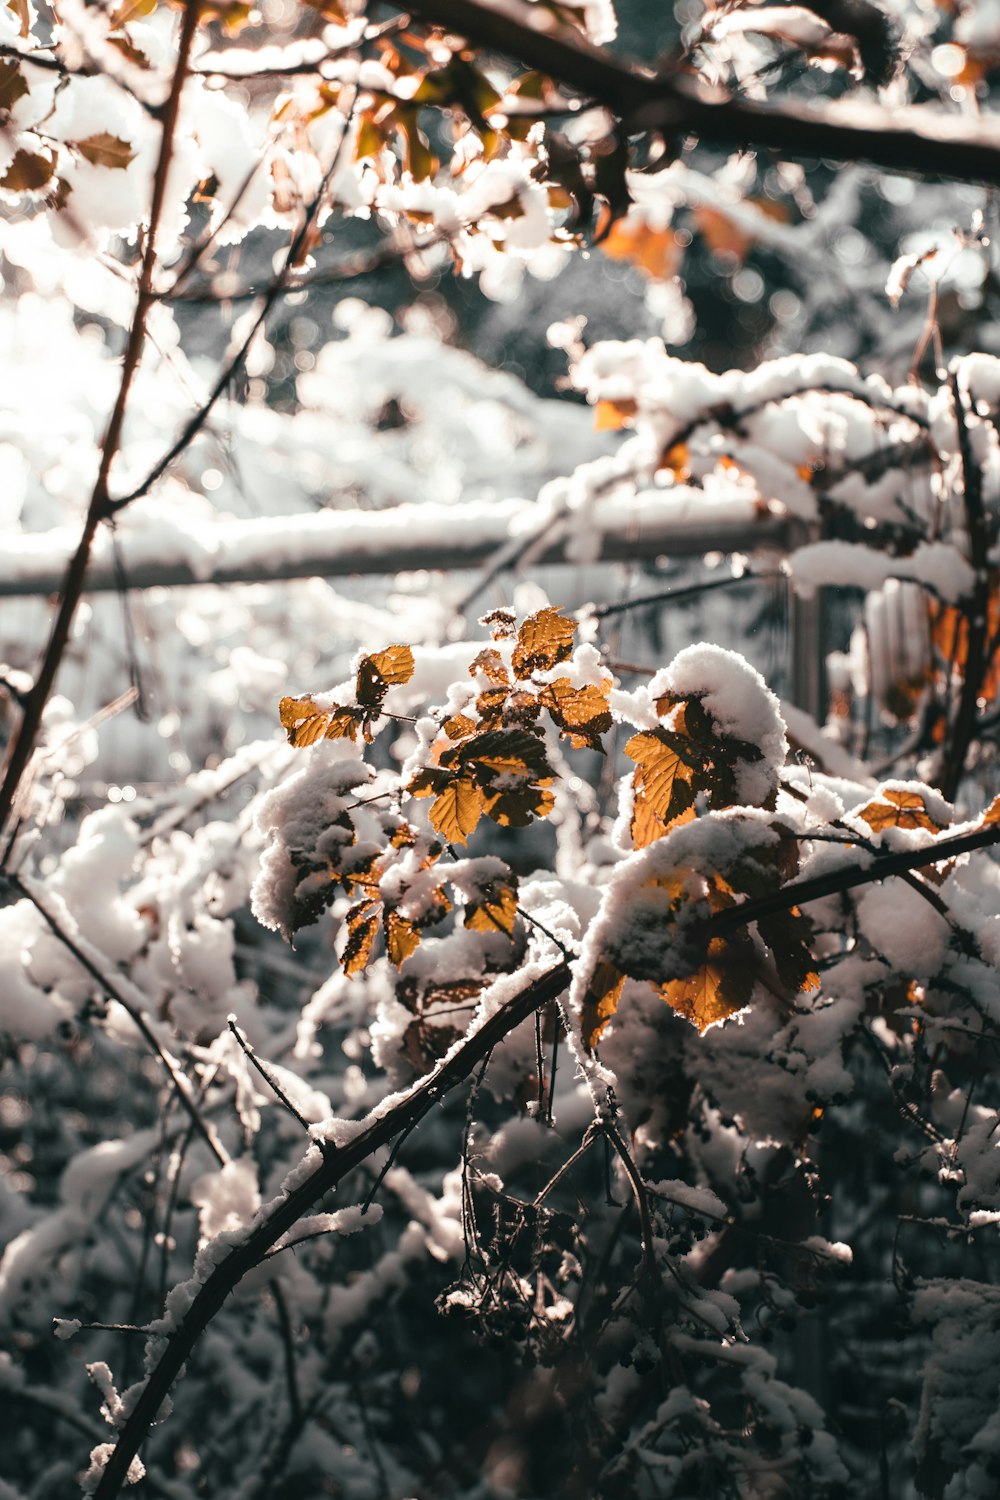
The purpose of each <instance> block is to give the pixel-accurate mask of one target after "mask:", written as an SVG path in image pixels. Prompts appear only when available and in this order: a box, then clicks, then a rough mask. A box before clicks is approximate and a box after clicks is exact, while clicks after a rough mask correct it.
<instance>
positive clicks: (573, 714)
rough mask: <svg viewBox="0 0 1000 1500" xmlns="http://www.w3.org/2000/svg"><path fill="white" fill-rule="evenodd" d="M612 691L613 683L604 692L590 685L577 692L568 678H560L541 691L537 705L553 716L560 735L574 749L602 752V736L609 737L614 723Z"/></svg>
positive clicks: (607, 685) (608, 684) (594, 684)
mask: <svg viewBox="0 0 1000 1500" xmlns="http://www.w3.org/2000/svg"><path fill="white" fill-rule="evenodd" d="M609 690H610V682H609V683H607V684H606V685H605V686H604V687H603V688H601V687H598V686H597V685H596V683H591V682H588V683H587V684H586V685H585V686H584V687H581V688H576V687H574V686H573V684H572V682H571V681H570V679H569V678H568V677H557V678H556V680H555V682H550V683H547V684H546V686H545V687H543V688H542V690H541V692H540V693H539V695H538V701H539V702H540V703H541V704H542V706H543V708H547V709H548V711H549V713H550V714H551V715H552V721H553V723H554V724H555V725H556V727H557V728H558V730H559V733H560V735H561V736H564V737H565V738H567V739H568V740H569V742H570V744H571V745H573V746H574V748H575V749H578V750H579V749H581V748H582V747H583V746H585V745H589V746H590V748H591V749H592V750H601V749H602V748H603V747H602V745H601V735H602V734H607V732H608V730H609V729H610V728H611V725H612V722H613V720H612V718H611V712H610V710H609V708H608V692H609Z"/></svg>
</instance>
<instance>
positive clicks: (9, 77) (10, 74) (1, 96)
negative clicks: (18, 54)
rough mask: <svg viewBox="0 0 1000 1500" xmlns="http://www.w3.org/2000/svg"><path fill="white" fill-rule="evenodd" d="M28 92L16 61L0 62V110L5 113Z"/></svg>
mask: <svg viewBox="0 0 1000 1500" xmlns="http://www.w3.org/2000/svg"><path fill="white" fill-rule="evenodd" d="M27 92H28V85H27V84H26V83H25V81H24V78H23V77H22V75H21V71H20V69H19V68H18V66H17V63H13V62H0V110H2V111H3V112H4V113H7V112H8V111H9V110H12V109H13V108H14V105H15V104H16V103H17V101H18V100H19V99H23V98H24V96H25V94H26V93H27Z"/></svg>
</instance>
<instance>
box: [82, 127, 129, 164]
mask: <svg viewBox="0 0 1000 1500" xmlns="http://www.w3.org/2000/svg"><path fill="white" fill-rule="evenodd" d="M72 144H73V145H74V146H75V147H76V149H77V150H78V151H79V153H80V155H81V156H83V157H85V158H86V160H87V161H89V162H90V163H91V165H92V166H95V167H113V168H117V169H119V170H124V168H125V167H127V166H128V164H129V162H132V161H135V152H134V151H133V150H132V147H131V145H130V144H129V142H128V141H123V140H122V139H121V138H120V137H119V136H117V135H111V134H110V133H109V132H108V131H107V130H102V131H101V132H100V134H99V135H89V136H88V137H87V139H86V140H85V141H73V142H72Z"/></svg>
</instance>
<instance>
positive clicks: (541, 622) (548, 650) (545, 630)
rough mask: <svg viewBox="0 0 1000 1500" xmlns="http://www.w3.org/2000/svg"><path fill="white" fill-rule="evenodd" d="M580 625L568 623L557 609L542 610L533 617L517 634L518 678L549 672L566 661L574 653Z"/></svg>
mask: <svg viewBox="0 0 1000 1500" xmlns="http://www.w3.org/2000/svg"><path fill="white" fill-rule="evenodd" d="M575 634H576V621H575V620H567V619H566V617H565V615H562V614H560V612H559V611H558V610H557V609H540V610H539V611H538V613H537V614H534V615H529V616H528V618H527V619H526V620H525V622H524V624H523V625H522V626H521V628H520V630H519V631H518V632H517V645H516V646H515V647H514V656H513V667H514V675H515V677H520V678H524V677H530V676H531V674H532V672H547V671H548V670H549V668H550V667H554V666H556V665H557V664H558V663H559V662H561V661H565V660H566V658H567V657H568V656H570V654H571V653H572V650H573V636H574V635H575Z"/></svg>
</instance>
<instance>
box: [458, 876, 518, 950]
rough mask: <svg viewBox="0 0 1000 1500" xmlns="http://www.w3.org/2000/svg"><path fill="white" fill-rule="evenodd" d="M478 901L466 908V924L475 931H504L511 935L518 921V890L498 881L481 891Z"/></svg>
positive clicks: (471, 902)
mask: <svg viewBox="0 0 1000 1500" xmlns="http://www.w3.org/2000/svg"><path fill="white" fill-rule="evenodd" d="M479 898H480V899H479V900H478V901H470V902H469V904H468V905H467V906H466V908H465V925H466V927H469V928H471V929H472V931H473V932H503V933H506V935H507V937H511V936H512V935H513V932H514V923H515V922H516V921H517V891H516V890H515V888H514V887H513V886H511V885H504V884H501V883H500V882H496V883H494V884H493V885H489V886H487V887H486V888H485V890H483V891H481V892H480V893H479Z"/></svg>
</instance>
